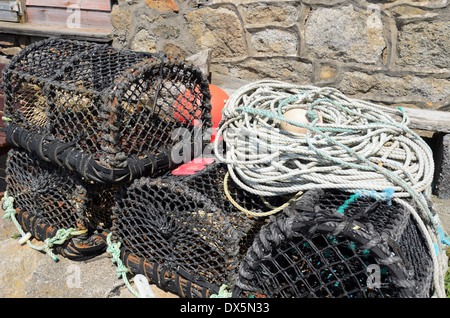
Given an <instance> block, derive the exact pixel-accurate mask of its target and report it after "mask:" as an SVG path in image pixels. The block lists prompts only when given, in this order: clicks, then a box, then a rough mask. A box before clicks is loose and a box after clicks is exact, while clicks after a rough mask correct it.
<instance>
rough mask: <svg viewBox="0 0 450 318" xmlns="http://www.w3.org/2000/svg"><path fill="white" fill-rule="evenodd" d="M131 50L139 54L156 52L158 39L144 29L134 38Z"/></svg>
mask: <svg viewBox="0 0 450 318" xmlns="http://www.w3.org/2000/svg"><path fill="white" fill-rule="evenodd" d="M130 49H131V50H133V51H139V52H152V53H153V52H156V38H155V36H153V35H150V33H148V31H147V30H145V29H142V30H140V31H139V32H137V33H136V35H135V36H134V38H133V40H132V41H131V45H130Z"/></svg>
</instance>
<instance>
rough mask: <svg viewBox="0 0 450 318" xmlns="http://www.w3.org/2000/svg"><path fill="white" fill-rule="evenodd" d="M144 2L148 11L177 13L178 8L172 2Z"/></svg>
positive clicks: (153, 0)
mask: <svg viewBox="0 0 450 318" xmlns="http://www.w3.org/2000/svg"><path fill="white" fill-rule="evenodd" d="M145 2H146V3H147V5H148V7H149V8H150V9H156V10H158V11H163V12H167V11H169V12H170V11H172V12H178V6H177V4H176V3H175V1H173V0H145Z"/></svg>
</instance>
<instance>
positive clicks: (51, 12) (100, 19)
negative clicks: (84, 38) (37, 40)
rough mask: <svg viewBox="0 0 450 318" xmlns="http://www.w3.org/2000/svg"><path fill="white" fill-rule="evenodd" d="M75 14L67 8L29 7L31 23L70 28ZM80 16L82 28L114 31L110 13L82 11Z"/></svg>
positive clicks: (29, 20)
mask: <svg viewBox="0 0 450 318" xmlns="http://www.w3.org/2000/svg"><path fill="white" fill-rule="evenodd" d="M73 14H75V13H74V10H70V9H69V10H67V9H65V8H52V7H27V16H28V22H29V23H37V24H47V25H61V26H69V24H68V21H69V20H70V21H69V23H70V22H72V23H73V21H72V20H71V17H73ZM79 14H80V16H79V17H80V21H79V22H80V27H83V28H101V29H112V25H111V18H110V13H109V12H107V11H93V10H85V9H81V10H80V12H79Z"/></svg>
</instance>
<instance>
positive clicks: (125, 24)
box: [110, 5, 132, 31]
mask: <svg viewBox="0 0 450 318" xmlns="http://www.w3.org/2000/svg"><path fill="white" fill-rule="evenodd" d="M110 19H111V24H112V26H113V28H114V29H116V30H119V31H126V30H129V29H130V28H131V23H132V15H131V10H130V8H127V7H124V6H120V5H114V6H113V7H112V10H111V15H110Z"/></svg>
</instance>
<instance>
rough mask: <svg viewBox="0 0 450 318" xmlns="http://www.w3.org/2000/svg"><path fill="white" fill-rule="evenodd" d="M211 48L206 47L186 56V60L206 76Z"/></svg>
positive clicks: (207, 74)
mask: <svg viewBox="0 0 450 318" xmlns="http://www.w3.org/2000/svg"><path fill="white" fill-rule="evenodd" d="M211 53H212V51H211V49H207V50H204V51H201V52H198V53H197V54H194V55H191V56H189V57H187V58H186V61H189V62H191V63H192V64H193V65H195V66H197V67H198V68H199V69H200V71H201V72H202V73H203V75H205V76H206V77H208V76H209V66H210V63H211Z"/></svg>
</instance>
